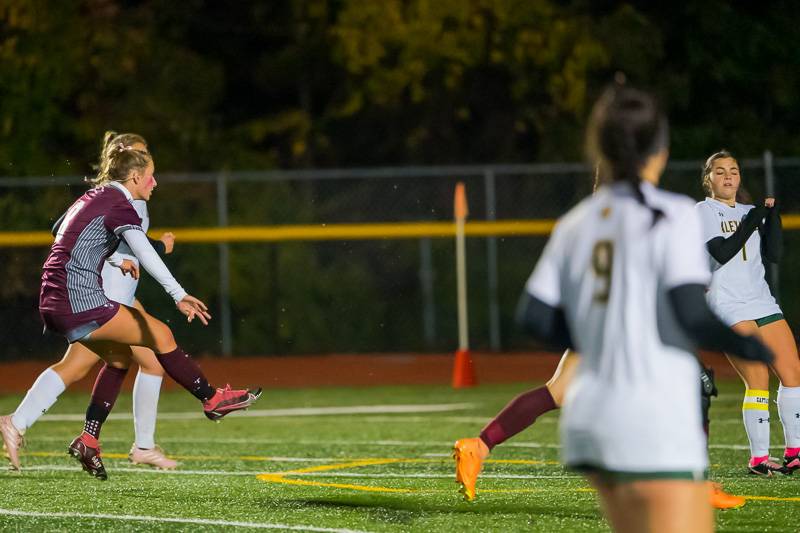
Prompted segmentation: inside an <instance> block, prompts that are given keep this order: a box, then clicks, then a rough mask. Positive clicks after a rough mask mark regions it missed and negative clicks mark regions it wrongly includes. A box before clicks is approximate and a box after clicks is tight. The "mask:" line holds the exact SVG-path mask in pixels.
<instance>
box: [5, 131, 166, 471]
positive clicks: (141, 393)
mask: <svg viewBox="0 0 800 533" xmlns="http://www.w3.org/2000/svg"><path fill="white" fill-rule="evenodd" d="M120 143H121V144H123V145H124V146H126V147H132V148H134V149H136V150H142V151H147V142H146V141H145V139H144V138H143V137H142V136H140V135H137V134H135V133H121V134H118V133H116V132H113V131H109V132H106V134H105V135H104V138H103V147H102V149H101V150H100V161H99V162H98V165H97V168H98V169H99V168H102V167H104V166H107V165H108V158H109V155H110V152H111V149H110V147H116V146H118V145H119V144H120ZM132 205H133V208H134V209H136V212H137V214H138V215H139V217H140V218H141V219H142V231H144V232H145V233H147V230H148V228H149V226H150V216H149V213H148V210H147V202H145V201H144V200H134V201H133V202H132ZM63 221H64V215H62V216H61V217H59V219H58V220H56V222H55V224H54V225H53V228H52V233H53V237H55V236H56V235H57V233H58V229H59V228H60V227H61V224H62V222H63ZM148 239H149V238H148ZM149 240H150V244H151V245H152V246H153V249H155V250H156V251H157V252H158V254H159V255H160V256H163V255H166V254H170V253H172V250H173V247H174V243H175V237H174V235H173V234H172V233H165V234H164V235H163V236H162V237H161V238H160V239H159V240H153V239H149ZM112 257H113V258H114V259H113V261H115V262H118V261H121V260H124V259H128V260H130V261H133V262H134V263H137V264H138V260H137V259H136V256H134V255H133V252H132V251H131V249H130V248H129V247H128V245H127V244H126V243H125V242H121V243H120V245H119V247H118V248H117V250H116V252H115V253H114V254H113V256H112ZM110 261H112V258H111V257H109V259H108V260H106V263H105V264H104V265H103V270H102V274H101V276H102V280H103V292H105V294H106V296H108V298H109V299H110V300H113V301H115V302H119V303H122V304H125V305H128V306H130V307H135V308H137V309H139V310H140V311H144V308H143V307H142V304H141V303H140V302H139V301H138V300H137V299H136V289H137V287H138V284H139V280H138V279H137V278H134V277H133V276H126V275H124V274H123V273H122V272H121V271H120V269H119V268H116V267H113V266H112V265H111V263H110ZM131 350H132V352H133V359H134V361H135V362H136V363H137V364H138V365H139V372H138V373H137V374H136V381H135V382H134V385H133V419H134V424H133V425H134V434H135V440H134V443H133V445H132V446H131V451H130V453H129V454H128V458H129V460H130V461H131V462H132V463H133V464H144V465H150V466H153V467H155V468H159V469H164V470H170V469H174V468H175V467H177V462H176V461H175V460H173V459H170V458H169V457H167V456H166V455H165V454H164V451H163V450H162V449H161V447H160V446H157V445H156V443H155V428H156V417H157V413H158V397H159V395H160V391H161V382H162V380H163V376H164V369H163V368H162V367H161V365H160V364H159V363H158V360H157V359H156V356H155V354H154V353H153V351H152V350H148V349H147V348H142V347H139V346H135V347H132V348H131ZM99 359H100V358H99V356H98V355H97V354H95V353H94V352H92V351H91V350H89V349H88V348H87V347H86V346H84V345H83V344H81V343H80V342H75V343H73V344H70V345H69V348H67V352H66V353H65V354H64V357H63V358H62V359H61V361H59V362H58V363H56V364H54V365H52V366H50V367H49V368H47V369H46V370H45V371H44V372H42V373H41V374H39V376H38V377H37V379H36V380H35V381H34V383H33V385H32V386H31V388H30V389H28V392H27V394H26V395H25V398H24V399H23V400H22V402H21V403H20V404H19V406H18V407H17V409H16V411H14V413H13V414H12V415H10V417H0V428H2V427H7V428H8V429H9V430H11V432H12V434H13V433H14V430H16V432H18V433H19V434H21V435H24V434H25V432H26V430H27V429H28V428H30V427H31V426H33V424H35V423H36V421H37V420H38V419H39V418H40V417H41V416H42V415H43V414H44V413H45V412H47V410H48V409H50V407H52V405H53V404H54V403H55V402H56V401H57V400H58V397H59V396H60V395H61V393H63V392H64V390H65V389H66V388H68V387H69V386H70V385H72V384H73V383H75V382H76V381H78V380H80V379H82V378H83V377H84V376H86V374H88V373H89V371H90V370H91V369H92V368H93V367H94V366H95V364H97V361H98V360H99ZM9 425H13V429H12V428H10V427H9ZM15 466H19V465H15Z"/></svg>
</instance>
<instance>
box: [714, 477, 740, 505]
mask: <svg viewBox="0 0 800 533" xmlns="http://www.w3.org/2000/svg"><path fill="white" fill-rule="evenodd" d="M709 486H710V488H711V505H712V506H713V507H714V509H738V508H739V507H742V506H743V505H744V504H745V503H747V502H746V500H745V499H744V498H742V497H741V496H736V495H733V494H728V493H727V492H725V491H724V490H722V485H720V484H719V483H714V482H709Z"/></svg>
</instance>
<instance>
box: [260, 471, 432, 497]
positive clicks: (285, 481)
mask: <svg viewBox="0 0 800 533" xmlns="http://www.w3.org/2000/svg"><path fill="white" fill-rule="evenodd" d="M256 478H258V479H260V480H261V481H269V482H272V483H282V484H284V485H303V486H306V487H332V488H335V489H350V490H359V491H362V492H394V493H397V492H400V493H406V494H408V493H411V492H417V489H396V488H392V487H371V486H369V485H349V484H347V483H323V482H321V481H306V480H304V479H289V478H285V477H283V476H276V475H271V474H259V475H257V476H256Z"/></svg>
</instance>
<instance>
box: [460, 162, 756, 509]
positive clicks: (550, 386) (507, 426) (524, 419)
mask: <svg viewBox="0 0 800 533" xmlns="http://www.w3.org/2000/svg"><path fill="white" fill-rule="evenodd" d="M598 186H599V169H595V176H594V187H593V191H596V190H597V188H598ZM580 359H581V356H580V354H579V353H577V352H575V351H572V350H566V351H565V352H564V354H563V355H562V357H561V360H560V361H559V362H558V366H557V367H556V370H555V372H554V373H553V376H552V377H551V378H550V379H549V380H548V381H547V383H545V384H544V385H543V386H541V387H538V388H536V389H532V390H529V391H526V392H523V393H522V394H519V395H517V396H516V397H515V398H513V399H512V400H511V401H510V402H509V403H508V404H507V405H506V406H505V407H504V408H503V410H502V411H500V412H499V413H498V414H497V415H496V416H495V417H494V418H492V419H491V420H490V421H489V422H488V423H487V424H486V426H485V427H484V428H483V429H482V430H481V432H480V434H479V435H478V436H477V437H472V438H464V439H459V440H457V441H456V442H455V444H454V445H453V458H454V459H455V463H456V482H457V483H458V484H459V491H460V492H461V493H462V494H463V495H464V499H465V500H467V501H472V500H474V499H475V497H476V485H477V480H478V476H479V475H480V472H481V469H482V467H483V463H484V461H485V460H486V459H487V458H488V457H489V454H490V453H491V451H492V450H493V449H494V448H495V447H496V446H498V445H499V444H502V443H503V442H505V441H506V440H508V439H510V438H511V437H513V436H514V435H517V434H518V433H520V432H522V431H523V430H525V429H527V428H528V427H530V426H532V425H533V424H534V422H536V420H537V419H538V417H539V416H541V415H543V414H544V413H547V412H549V411H552V410H555V409H559V408H560V407H561V406H562V405H563V403H564V397H565V395H566V390H567V388H568V387H569V385H570V383H571V382H572V379H573V377H574V375H575V370H576V369H577V367H578V364H579V362H580ZM700 384H701V388H700V390H701V400H702V402H701V405H702V408H701V416H702V420H703V428H704V430H705V433H706V437H707V436H708V428H709V416H708V414H709V409H710V407H711V396H716V394H717V392H716V386H715V384H714V374H713V371H712V370H711V369H710V368H706V367H705V366H704V365H701V368H700ZM709 489H710V491H709V497H710V502H711V505H712V506H713V507H714V508H715V509H738V508H739V507H742V506H743V505H745V503H746V500H745V499H744V498H743V497H742V496H736V495H733V494H729V493H727V492H725V491H724V490H723V489H722V486H721V485H720V484H719V483H715V482H709Z"/></svg>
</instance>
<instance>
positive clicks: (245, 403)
mask: <svg viewBox="0 0 800 533" xmlns="http://www.w3.org/2000/svg"><path fill="white" fill-rule="evenodd" d="M260 396H261V387H259V388H257V389H231V386H230V385H225V388H224V389H217V393H216V394H214V397H213V398H211V399H210V400H207V401H206V402H204V403H203V412H205V414H206V417H207V418H208V419H209V420H219V419H220V418H222V417H223V416H225V415H227V414H228V413H232V412H234V411H241V410H242V409H247V408H248V407H250V406H251V405H253V404H254V403H255V401H256V400H258V398H259V397H260Z"/></svg>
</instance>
